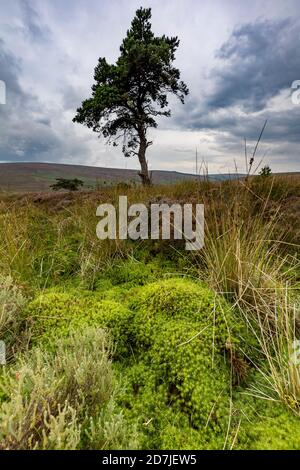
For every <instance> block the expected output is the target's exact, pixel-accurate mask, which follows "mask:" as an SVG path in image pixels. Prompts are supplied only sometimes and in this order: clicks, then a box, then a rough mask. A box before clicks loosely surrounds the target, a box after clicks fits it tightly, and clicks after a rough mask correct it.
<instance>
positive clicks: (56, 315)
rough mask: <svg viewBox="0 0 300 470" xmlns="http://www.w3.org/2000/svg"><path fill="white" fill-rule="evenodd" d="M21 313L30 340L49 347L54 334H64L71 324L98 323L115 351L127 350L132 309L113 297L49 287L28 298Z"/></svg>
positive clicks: (73, 326) (79, 325) (80, 325)
mask: <svg viewBox="0 0 300 470" xmlns="http://www.w3.org/2000/svg"><path fill="white" fill-rule="evenodd" d="M24 315H25V316H26V322H27V325H28V326H29V327H30V329H31V333H32V342H33V343H34V344H35V343H37V342H40V341H44V342H46V343H47V344H48V345H49V347H51V344H52V343H53V342H54V343H55V341H54V340H55V338H57V337H60V336H68V335H69V332H70V330H73V329H74V328H81V327H86V326H98V327H102V328H107V329H110V330H111V331H112V334H113V337H114V340H115V343H116V344H117V345H118V354H122V353H124V352H126V351H127V347H128V336H129V334H130V329H129V325H130V321H129V319H130V317H131V316H132V313H131V312H130V311H129V310H128V309H127V308H126V307H124V306H123V305H121V304H120V303H118V302H114V301H113V300H101V299H99V298H98V297H97V296H93V295H92V294H91V293H83V294H81V295H77V296H75V294H74V293H67V292H56V291H50V292H48V293H47V292H46V293H44V294H42V295H40V296H39V297H38V298H36V299H35V300H34V301H33V302H31V303H30V304H29V305H28V307H27V309H26V311H25V312H24Z"/></svg>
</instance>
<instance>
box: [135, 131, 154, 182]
mask: <svg viewBox="0 0 300 470" xmlns="http://www.w3.org/2000/svg"><path fill="white" fill-rule="evenodd" d="M146 150H147V139H146V136H145V133H144V131H141V132H140V147H139V152H138V158H139V162H140V165H141V171H140V173H139V176H140V177H141V179H142V183H143V185H144V186H150V185H151V178H150V175H149V170H148V163H147V160H146Z"/></svg>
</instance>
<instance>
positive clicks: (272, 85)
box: [207, 19, 300, 111]
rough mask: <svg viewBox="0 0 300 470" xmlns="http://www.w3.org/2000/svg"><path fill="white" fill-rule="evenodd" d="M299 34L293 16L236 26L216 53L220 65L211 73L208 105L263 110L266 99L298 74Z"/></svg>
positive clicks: (299, 61)
mask: <svg viewBox="0 0 300 470" xmlns="http://www.w3.org/2000/svg"><path fill="white" fill-rule="evenodd" d="M299 35H300V26H299V23H297V22H295V21H294V20H292V19H284V20H281V21H273V22H272V21H261V20H260V21H257V22H256V23H252V24H245V25H241V26H239V27H238V28H236V29H235V30H234V31H233V33H232V35H231V37H230V38H229V40H228V41H227V42H226V43H225V44H224V45H223V46H222V47H221V49H220V50H219V51H218V53H217V55H216V56H217V58H218V59H219V60H220V61H221V64H220V66H219V67H218V68H216V69H215V70H214V71H213V72H212V74H211V76H212V79H215V80H216V86H215V90H214V94H213V96H211V97H210V98H209V99H208V101H207V106H208V107H209V108H210V109H216V108H226V107H229V106H232V105H234V104H239V105H240V106H243V107H244V108H245V109H246V110H248V111H259V110H261V109H263V108H264V106H265V104H266V102H267V100H268V99H270V98H272V97H273V96H276V95H277V94H278V93H279V92H280V91H281V90H283V89H286V88H289V87H290V86H291V84H292V82H293V81H294V80H296V79H298V78H299V76H300V55H299V51H298V47H299V46H298V44H299Z"/></svg>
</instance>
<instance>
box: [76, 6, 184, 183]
mask: <svg viewBox="0 0 300 470" xmlns="http://www.w3.org/2000/svg"><path fill="white" fill-rule="evenodd" d="M150 19H151V9H150V8H146V9H144V8H140V9H138V10H137V11H136V14H135V17H134V19H133V21H132V23H131V28H130V29H129V31H127V35H126V37H125V39H124V40H123V42H122V45H121V47H120V52H121V55H120V57H119V58H118V60H117V62H116V64H114V65H110V64H108V63H107V62H106V59H105V58H100V59H99V62H98V65H97V66H96V68H95V73H94V79H95V83H94V85H93V86H92V97H91V98H89V99H87V100H85V101H83V103H82V105H81V107H80V108H79V109H78V110H77V114H76V116H75V118H74V119H73V121H74V122H79V123H81V124H84V125H86V126H87V127H89V128H92V129H93V131H94V132H97V133H98V134H99V135H102V136H103V137H104V138H105V139H106V140H107V142H108V143H110V144H113V145H115V146H116V145H118V143H119V142H120V140H121V141H122V143H123V147H122V150H123V154H124V156H125V157H130V156H132V155H135V156H137V157H138V159H139V163H140V166H141V171H140V173H139V174H140V177H141V179H142V183H143V184H144V185H149V184H150V183H151V178H150V175H149V170H148V163H147V160H146V150H147V148H148V147H149V146H150V145H152V142H151V141H149V140H148V139H147V131H148V129H149V128H156V127H157V122H156V120H155V118H157V117H158V116H170V114H171V113H170V110H169V109H166V108H167V107H168V101H167V96H168V94H169V93H172V94H174V95H175V96H177V97H178V98H179V100H180V101H181V102H182V103H184V97H185V96H186V95H187V94H188V92H189V91H188V88H187V86H186V85H185V83H184V82H183V81H180V71H179V70H178V69H177V68H175V67H173V65H172V63H173V61H174V60H175V51H176V49H177V48H178V46H179V40H178V38H177V37H171V38H169V37H166V36H161V37H156V36H154V34H153V32H152V30H151V23H150Z"/></svg>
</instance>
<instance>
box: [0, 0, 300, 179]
mask: <svg viewBox="0 0 300 470" xmlns="http://www.w3.org/2000/svg"><path fill="white" fill-rule="evenodd" d="M140 6H144V7H149V6H150V7H152V24H153V30H154V32H155V33H156V34H157V35H161V34H167V35H170V36H171V35H172V36H176V35H177V36H178V37H179V38H180V41H181V42H180V47H179V50H178V52H177V60H176V65H177V66H178V67H179V68H180V70H181V72H182V78H183V80H184V81H185V82H186V83H187V85H188V87H189V89H190V95H189V97H188V99H187V100H186V104H185V105H182V104H181V103H180V102H177V101H175V100H171V101H170V102H171V106H172V117H171V118H164V119H161V120H160V122H159V128H158V129H157V130H155V131H153V132H152V134H153V135H152V138H153V140H154V145H153V146H152V147H151V148H150V149H149V154H148V158H149V163H150V167H151V168H152V169H173V170H177V171H184V172H194V171H195V149H196V147H197V148H198V154H199V160H203V161H204V162H205V164H206V165H208V169H209V171H210V172H211V173H224V172H228V171H234V168H235V165H236V166H237V167H238V170H239V171H244V138H246V139H247V141H248V146H249V153H250V152H251V149H252V148H253V146H254V144H255V140H256V139H257V137H258V135H259V133H260V130H261V128H262V126H263V124H264V121H265V120H266V119H268V125H267V129H266V132H265V135H264V139H263V143H262V145H261V146H260V150H259V158H264V162H265V164H269V165H270V166H271V167H272V169H273V171H300V155H299V144H300V100H299V104H297V103H293V100H292V96H291V94H292V91H291V85H292V83H293V82H294V81H295V80H300V54H299V38H300V11H299V0H265V1H264V0H251V2H249V1H248V0H201V1H200V0H164V1H162V0H154V1H147V2H146V1H145V2H143V0H139V1H135V0H126V1H125V0H10V1H7V0H0V80H2V81H4V82H5V83H6V87H7V104H6V105H3V104H0V161H6V162H14V161H43V162H61V163H76V164H85V165H97V166H106V167H119V168H125V167H127V168H137V167H138V165H137V161H136V160H135V159H134V158H129V159H125V158H124V157H123V156H122V153H121V150H120V149H116V148H112V147H109V146H106V145H105V142H104V141H102V140H101V139H99V138H98V137H97V135H96V134H94V133H93V132H92V131H91V130H88V129H86V128H84V127H83V126H81V125H79V124H73V123H72V118H73V116H74V113H75V110H76V108H77V107H78V106H79V105H80V104H81V101H82V100H83V99H85V98H88V97H89V96H90V87H91V85H92V83H93V78H92V77H93V69H94V67H95V65H96V63H97V61H98V58H99V57H106V58H107V60H108V61H109V62H114V61H115V60H116V59H117V57H118V54H119V46H120V43H121V40H122V39H123V37H124V36H125V34H126V31H127V29H128V27H129V26H130V22H131V19H132V17H133V16H134V13H135V10H136V9H137V8H138V7H140ZM299 96H300V94H299Z"/></svg>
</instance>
